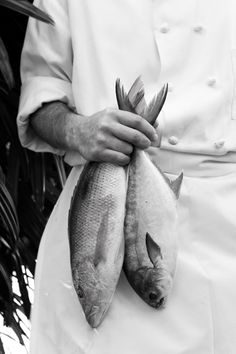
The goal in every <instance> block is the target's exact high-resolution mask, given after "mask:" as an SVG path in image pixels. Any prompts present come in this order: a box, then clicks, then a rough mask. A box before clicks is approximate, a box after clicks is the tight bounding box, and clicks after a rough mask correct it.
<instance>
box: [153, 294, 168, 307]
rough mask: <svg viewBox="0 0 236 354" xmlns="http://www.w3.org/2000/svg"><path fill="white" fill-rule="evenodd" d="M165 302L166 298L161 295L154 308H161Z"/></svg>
mask: <svg viewBox="0 0 236 354" xmlns="http://www.w3.org/2000/svg"><path fill="white" fill-rule="evenodd" d="M165 302H166V298H165V297H162V298H161V299H160V300H159V301H158V302H157V303H156V304H155V308H156V309H162V308H164V306H165Z"/></svg>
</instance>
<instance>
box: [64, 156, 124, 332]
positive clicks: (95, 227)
mask: <svg viewBox="0 0 236 354" xmlns="http://www.w3.org/2000/svg"><path fill="white" fill-rule="evenodd" d="M126 190H127V171H126V169H125V168H124V167H121V166H118V165H114V164H111V163H107V162H88V163H87V164H86V165H85V167H84V169H83V171H82V173H81V175H80V178H79V180H78V182H77V184H76V186H75V189H74V193H73V196H72V199H71V204H70V209H69V216H68V235H69V248H70V263H71V272H72V280H73V285H74V288H75V291H76V294H77V296H78V299H79V301H80V304H81V306H82V309H83V312H84V315H85V317H86V320H87V322H88V323H89V325H90V326H91V327H92V328H97V327H98V326H100V325H101V323H102V321H103V320H104V318H105V315H106V313H107V311H108V309H109V307H110V304H111V302H112V298H113V295H114V292H115V289H116V286H117V282H118V279H119V276H120V273H121V270H122V265H123V259H124V218H125V202H126Z"/></svg>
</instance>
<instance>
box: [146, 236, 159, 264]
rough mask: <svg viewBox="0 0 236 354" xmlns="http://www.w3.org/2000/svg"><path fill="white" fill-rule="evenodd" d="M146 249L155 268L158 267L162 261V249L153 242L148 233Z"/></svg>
mask: <svg viewBox="0 0 236 354" xmlns="http://www.w3.org/2000/svg"><path fill="white" fill-rule="evenodd" d="M146 247H147V253H148V256H149V258H150V261H151V262H152V264H153V265H154V267H158V264H159V262H160V260H161V259H162V254H161V248H160V246H158V244H157V243H156V242H155V241H154V240H153V238H152V237H151V236H150V235H149V233H148V232H147V233H146Z"/></svg>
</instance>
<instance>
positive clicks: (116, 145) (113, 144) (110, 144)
mask: <svg viewBox="0 0 236 354" xmlns="http://www.w3.org/2000/svg"><path fill="white" fill-rule="evenodd" d="M106 148H107V149H110V150H115V151H117V152H121V153H123V154H125V155H130V154H131V153H132V152H133V149H134V147H133V145H132V144H130V143H128V142H126V141H124V140H120V139H117V138H116V137H115V136H111V137H109V139H108V141H107V145H106Z"/></svg>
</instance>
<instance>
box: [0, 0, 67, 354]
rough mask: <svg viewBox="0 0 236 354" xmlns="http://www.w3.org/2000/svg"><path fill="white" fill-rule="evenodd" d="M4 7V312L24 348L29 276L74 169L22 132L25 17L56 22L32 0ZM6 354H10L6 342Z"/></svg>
mask: <svg viewBox="0 0 236 354" xmlns="http://www.w3.org/2000/svg"><path fill="white" fill-rule="evenodd" d="M0 8H1V11H0V284H1V286H0V313H1V315H2V316H3V318H4V324H5V325H6V326H10V327H11V328H12V329H13V330H14V331H15V333H16V334H17V336H18V338H19V341H20V343H21V344H24V341H23V338H24V335H25V332H24V329H23V326H22V320H21V316H20V315H19V311H21V312H23V313H24V314H25V315H26V316H27V317H28V318H29V314H30V305H31V304H30V301H29V293H28V286H29V277H30V274H32V275H33V274H34V269H35V259H36V255H37V251H38V246H39V242H40V238H41V235H42V232H43V229H44V226H45V224H46V221H47V218H48V216H49V214H50V212H51V210H52V208H53V206H54V204H55V202H56V200H57V198H58V195H59V193H60V191H61V189H62V187H63V185H64V183H65V179H66V175H67V174H68V172H69V171H68V170H66V168H65V166H64V163H63V161H62V160H61V158H60V157H58V156H54V155H52V154H43V153H34V152H32V151H29V150H26V149H24V148H22V147H21V145H20V142H19V139H18V135H17V128H16V115H17V110H18V102H19V92H20V75H19V63H20V53H21V49H22V44H23V40H24V35H25V29H26V24H27V17H25V16H24V15H27V16H32V17H34V18H36V19H37V20H40V21H44V22H46V23H48V24H49V25H53V20H52V19H51V17H49V16H48V15H47V14H46V13H44V12H42V11H41V10H39V9H38V8H37V7H35V6H33V5H32V4H31V3H30V2H28V1H26V0H0ZM12 10H14V11H12ZM19 13H20V14H19ZM14 277H15V278H16V279H17V281H18V285H19V293H17V292H16V291H15V289H14V287H13V279H14ZM0 353H4V349H3V346H2V341H1V338H0Z"/></svg>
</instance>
